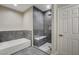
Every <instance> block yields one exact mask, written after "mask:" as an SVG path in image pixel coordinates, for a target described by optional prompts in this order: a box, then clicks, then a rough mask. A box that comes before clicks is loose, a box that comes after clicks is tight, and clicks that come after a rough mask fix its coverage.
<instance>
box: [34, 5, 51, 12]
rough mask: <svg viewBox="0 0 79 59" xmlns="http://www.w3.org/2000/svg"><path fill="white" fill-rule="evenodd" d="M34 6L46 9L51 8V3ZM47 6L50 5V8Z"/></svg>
mask: <svg viewBox="0 0 79 59" xmlns="http://www.w3.org/2000/svg"><path fill="white" fill-rule="evenodd" d="M34 6H35V7H37V8H38V9H40V10H42V11H46V10H48V9H51V4H36V5H34ZM47 6H49V8H48V7H47Z"/></svg>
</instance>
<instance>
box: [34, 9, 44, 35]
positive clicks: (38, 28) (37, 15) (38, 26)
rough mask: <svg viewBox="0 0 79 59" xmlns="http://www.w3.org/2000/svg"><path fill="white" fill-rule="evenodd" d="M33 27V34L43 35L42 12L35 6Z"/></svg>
mask: <svg viewBox="0 0 79 59" xmlns="http://www.w3.org/2000/svg"><path fill="white" fill-rule="evenodd" d="M33 14H34V15H33V23H34V24H33V25H34V26H33V27H34V35H39V36H42V35H44V15H43V12H42V11H40V10H39V9H37V8H36V7H34V8H33Z"/></svg>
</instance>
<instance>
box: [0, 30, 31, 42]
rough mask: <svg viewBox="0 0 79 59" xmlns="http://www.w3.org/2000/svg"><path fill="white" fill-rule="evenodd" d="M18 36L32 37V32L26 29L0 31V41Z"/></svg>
mask: <svg viewBox="0 0 79 59" xmlns="http://www.w3.org/2000/svg"><path fill="white" fill-rule="evenodd" d="M20 38H27V39H30V40H31V39H32V32H31V31H26V30H19V31H1V32H0V42H5V41H10V40H16V39H20Z"/></svg>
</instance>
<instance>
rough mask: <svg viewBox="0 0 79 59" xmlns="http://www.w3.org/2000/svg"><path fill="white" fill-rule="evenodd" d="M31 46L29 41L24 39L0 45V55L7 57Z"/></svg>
mask: <svg viewBox="0 0 79 59" xmlns="http://www.w3.org/2000/svg"><path fill="white" fill-rule="evenodd" d="M29 46H31V40H29V39H26V38H21V39H16V40H12V41H7V42H3V43H0V55H9V54H12V53H15V52H17V51H19V50H22V49H24V48H26V47H29Z"/></svg>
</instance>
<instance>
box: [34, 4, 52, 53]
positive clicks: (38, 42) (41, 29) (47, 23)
mask: <svg viewBox="0 0 79 59" xmlns="http://www.w3.org/2000/svg"><path fill="white" fill-rule="evenodd" d="M48 7H49V8H48ZM51 22H52V5H36V6H34V7H33V45H34V46H35V47H36V48H38V49H40V50H42V51H43V52H46V53H48V54H50V50H51V41H52V40H51Z"/></svg>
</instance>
